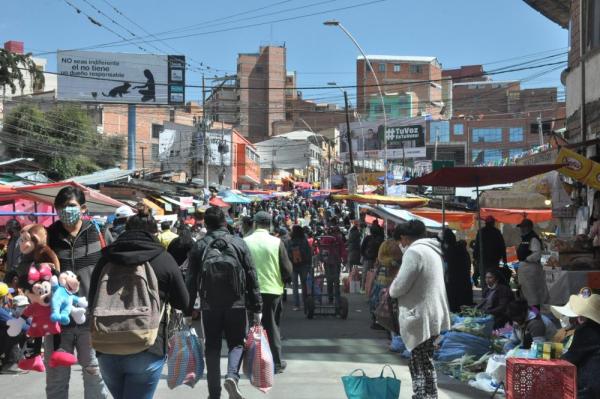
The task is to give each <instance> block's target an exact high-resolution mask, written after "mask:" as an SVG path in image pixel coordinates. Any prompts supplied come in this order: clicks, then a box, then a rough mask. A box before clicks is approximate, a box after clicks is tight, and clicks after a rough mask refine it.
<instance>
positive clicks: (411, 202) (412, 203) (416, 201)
mask: <svg viewBox="0 0 600 399" xmlns="http://www.w3.org/2000/svg"><path fill="white" fill-rule="evenodd" d="M332 197H333V199H334V200H347V201H354V202H357V203H359V204H373V205H397V206H399V207H401V208H405V209H411V208H419V207H421V206H425V205H427V203H428V202H429V200H428V199H427V198H422V197H391V196H386V195H375V194H369V195H365V194H334V195H332Z"/></svg>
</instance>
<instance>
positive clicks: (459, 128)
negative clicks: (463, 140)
mask: <svg viewBox="0 0 600 399" xmlns="http://www.w3.org/2000/svg"><path fill="white" fill-rule="evenodd" d="M464 133H465V126H464V125H463V124H462V123H457V124H455V125H454V135H455V136H462V135H463V134H464Z"/></svg>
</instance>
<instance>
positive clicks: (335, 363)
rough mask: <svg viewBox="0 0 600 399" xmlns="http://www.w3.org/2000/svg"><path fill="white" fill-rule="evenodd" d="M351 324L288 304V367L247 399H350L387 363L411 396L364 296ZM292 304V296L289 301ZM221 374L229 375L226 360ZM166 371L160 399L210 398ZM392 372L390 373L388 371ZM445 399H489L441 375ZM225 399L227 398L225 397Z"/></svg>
mask: <svg viewBox="0 0 600 399" xmlns="http://www.w3.org/2000/svg"><path fill="white" fill-rule="evenodd" d="M348 298H349V300H350V313H349V316H348V320H340V319H337V318H333V317H319V316H316V317H315V319H313V320H307V319H306V318H305V317H304V314H303V313H302V312H301V311H299V312H293V311H292V310H291V304H290V302H287V304H285V305H286V306H285V310H284V314H283V317H282V335H283V338H284V341H283V343H284V354H283V356H284V358H285V359H286V360H287V361H288V368H287V370H286V371H285V373H283V374H279V375H277V376H276V378H275V386H274V387H273V389H272V390H271V391H270V392H269V393H268V394H267V395H264V394H262V393H261V392H260V391H258V390H257V389H255V388H253V387H252V386H250V384H249V382H248V381H247V380H246V379H244V378H243V377H242V381H241V384H240V386H241V389H242V392H243V394H244V395H245V398H247V399H264V398H277V399H279V398H286V399H342V398H344V397H345V395H344V389H343V386H342V382H341V379H340V378H341V377H342V376H343V375H347V374H349V373H351V372H352V371H353V370H355V369H357V368H362V369H364V371H365V372H366V373H367V375H369V376H375V375H379V373H380V372H381V368H382V366H383V365H384V364H391V365H392V367H393V369H394V371H395V373H396V376H397V377H398V378H399V379H400V380H401V381H402V386H401V394H400V397H401V398H410V397H411V395H412V389H411V380H410V373H409V371H408V366H407V361H406V360H404V359H401V358H400V357H399V356H398V355H396V354H393V353H390V352H388V350H387V340H386V338H385V334H384V333H383V332H380V331H373V330H371V329H370V328H369V325H370V322H369V314H368V308H367V304H366V300H365V296H364V295H350V296H349V297H348ZM289 299H291V296H290V297H289ZM221 370H225V360H224V359H223V365H222V368H221ZM166 373H167V369H166V368H165V370H164V373H163V381H161V382H160V384H159V387H158V390H157V393H156V395H155V397H156V398H160V399H162V398H177V399H188V398H190V399H191V398H194V399H200V398H206V397H208V391H207V388H206V381H205V380H201V381H200V382H199V383H198V385H197V386H196V387H195V388H194V389H191V388H189V387H187V386H183V387H178V388H177V389H175V390H173V391H171V390H169V388H168V387H167V384H166V381H164V379H165V378H166ZM386 373H389V371H386ZM80 375H81V368H80V367H78V366H76V367H74V368H73V372H72V377H71V390H70V392H71V397H72V398H82V397H83V384H82V379H81V377H80ZM44 377H45V375H44V374H41V373H30V374H25V375H18V376H9V375H0V392H3V393H5V394H7V397H10V398H11V399H19V398H34V397H44V396H45V393H44V381H45V380H44ZM438 378H439V384H438V385H439V387H440V394H439V398H440V399H450V398H452V399H462V398H481V397H483V396H484V395H485V394H484V393H483V392H481V391H477V390H474V389H472V388H470V387H469V386H467V385H466V384H464V383H461V382H459V381H456V380H452V379H449V378H448V377H446V376H443V375H440V376H438ZM223 398H226V395H224V396H223Z"/></svg>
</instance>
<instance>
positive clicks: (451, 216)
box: [412, 209, 475, 230]
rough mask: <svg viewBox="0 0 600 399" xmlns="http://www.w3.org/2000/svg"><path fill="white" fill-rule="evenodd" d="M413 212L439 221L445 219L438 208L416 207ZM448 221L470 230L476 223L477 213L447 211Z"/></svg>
mask: <svg viewBox="0 0 600 399" xmlns="http://www.w3.org/2000/svg"><path fill="white" fill-rule="evenodd" d="M412 213H414V214H415V215H418V216H421V217H424V218H427V219H431V220H435V221H436V222H439V223H441V222H442V219H443V216H442V211H441V210H437V209H415V210H414V211H412ZM446 223H447V224H450V225H453V224H456V225H459V226H460V228H461V229H464V230H469V229H470V228H472V227H473V224H475V213H468V212H451V211H446Z"/></svg>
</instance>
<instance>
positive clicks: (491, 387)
mask: <svg viewBox="0 0 600 399" xmlns="http://www.w3.org/2000/svg"><path fill="white" fill-rule="evenodd" d="M469 386H472V387H473V388H476V389H479V390H480V391H484V392H487V393H493V392H497V393H499V394H501V395H504V390H503V389H502V388H498V384H495V383H494V382H493V380H492V377H491V376H490V375H488V374H486V373H479V374H477V376H476V377H475V381H469Z"/></svg>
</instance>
